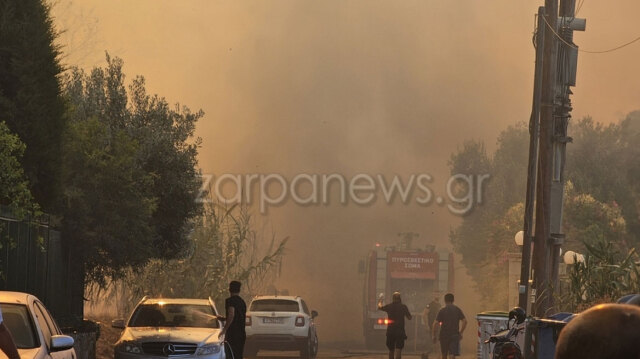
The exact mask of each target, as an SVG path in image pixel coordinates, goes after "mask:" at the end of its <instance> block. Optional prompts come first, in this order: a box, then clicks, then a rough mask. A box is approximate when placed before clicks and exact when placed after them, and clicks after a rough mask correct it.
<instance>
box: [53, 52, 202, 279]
mask: <svg viewBox="0 0 640 359" xmlns="http://www.w3.org/2000/svg"><path fill="white" fill-rule="evenodd" d="M106 59H107V66H106V67H104V68H101V67H97V68H94V69H93V70H92V71H91V72H90V73H89V74H87V73H85V72H84V71H82V70H79V69H72V70H71V71H70V72H69V74H68V75H67V77H66V78H65V94H66V96H67V98H68V102H69V108H70V109H69V115H68V116H69V120H70V122H71V125H70V126H69V128H70V131H69V133H68V134H69V137H68V142H69V145H68V146H67V148H66V156H67V159H66V160H65V163H66V166H65V176H64V178H65V206H64V213H63V215H64V222H63V224H64V228H63V230H64V233H65V235H66V236H68V237H69V239H70V240H71V242H72V243H73V248H77V249H78V250H82V252H81V253H82V257H81V258H84V260H85V263H84V264H85V268H84V270H85V272H86V274H87V279H89V280H93V281H99V282H101V283H103V282H102V281H103V280H104V279H105V276H107V277H118V276H119V275H121V274H123V273H124V271H125V269H126V268H128V267H130V266H133V267H141V266H142V265H144V264H145V263H146V262H147V261H149V260H151V259H154V258H155V259H167V258H178V257H181V256H184V255H185V250H187V249H188V246H189V240H188V234H189V233H190V232H191V231H192V229H193V220H194V218H196V217H197V215H198V214H199V211H200V209H201V206H200V204H199V203H198V202H197V201H196V199H197V196H198V193H199V190H200V186H201V180H200V175H199V171H198V170H197V167H196V166H197V160H196V158H197V149H198V146H199V144H200V140H199V139H194V138H193V135H194V130H195V123H196V121H197V120H198V119H199V118H201V117H202V116H203V113H202V111H199V112H197V113H192V112H191V111H189V109H188V108H186V107H181V106H179V105H176V107H175V108H171V107H170V106H169V105H168V103H167V102H166V100H164V98H161V97H159V96H157V95H155V96H150V95H148V94H147V93H146V90H145V86H144V78H142V77H137V78H136V79H135V80H134V81H133V83H132V84H131V86H130V87H129V91H127V90H126V87H125V83H124V80H125V75H124V73H123V72H122V66H123V61H122V60H121V59H119V58H111V57H109V55H108V54H107V57H106ZM96 159H99V160H101V161H98V162H97V163H96V162H94V161H96ZM79 174H80V175H79ZM76 201H77V202H76ZM87 238H92V240H91V241H88V240H87Z"/></svg>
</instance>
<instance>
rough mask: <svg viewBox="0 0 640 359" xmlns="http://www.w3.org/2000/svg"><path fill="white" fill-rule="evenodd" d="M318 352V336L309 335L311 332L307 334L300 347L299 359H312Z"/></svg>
mask: <svg viewBox="0 0 640 359" xmlns="http://www.w3.org/2000/svg"><path fill="white" fill-rule="evenodd" d="M317 354H318V337H317V336H315V335H314V336H313V338H312V337H311V333H309V335H308V336H307V340H306V342H305V343H304V344H303V345H302V347H301V348H300V359H313V358H315V357H316V355H317Z"/></svg>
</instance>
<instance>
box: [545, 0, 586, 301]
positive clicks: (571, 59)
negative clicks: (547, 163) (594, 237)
mask: <svg viewBox="0 0 640 359" xmlns="http://www.w3.org/2000/svg"><path fill="white" fill-rule="evenodd" d="M575 7H576V1H575V0H560V18H559V23H558V34H559V35H560V38H561V41H559V42H558V62H557V63H558V76H557V79H556V94H557V99H556V103H557V105H556V108H555V113H554V136H553V159H554V163H553V176H552V177H553V181H552V183H551V238H552V240H553V243H552V246H551V248H550V250H551V253H550V254H549V256H550V258H551V285H552V286H553V288H558V266H559V263H560V246H561V245H562V244H563V242H564V234H563V233H562V211H563V199H564V184H565V177H564V167H565V161H566V148H567V143H569V142H571V140H572V139H571V137H569V136H567V126H568V124H569V119H570V118H571V110H572V109H573V108H572V106H571V97H570V96H571V94H573V92H571V87H572V86H575V85H576V74H577V65H578V47H577V46H576V45H575V44H574V43H573V31H574V30H579V31H584V30H585V28H586V20H584V19H576V18H575ZM550 300H551V302H550V306H551V307H553V297H551V298H550Z"/></svg>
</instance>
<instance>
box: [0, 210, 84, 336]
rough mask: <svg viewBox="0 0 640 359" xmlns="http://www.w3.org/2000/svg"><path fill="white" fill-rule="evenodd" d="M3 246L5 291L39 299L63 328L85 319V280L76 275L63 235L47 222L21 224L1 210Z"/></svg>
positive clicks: (0, 267)
mask: <svg viewBox="0 0 640 359" xmlns="http://www.w3.org/2000/svg"><path fill="white" fill-rule="evenodd" d="M0 244H1V245H2V247H1V248H0V289H1V290H9V291H17V292H26V293H30V294H33V295H35V296H37V297H38V298H40V300H42V301H43V302H44V303H45V305H46V306H47V308H48V309H49V310H50V311H51V314H52V315H53V316H54V317H55V318H56V320H57V321H58V323H60V324H61V325H62V326H66V325H74V323H75V322H77V319H78V316H79V319H82V306H83V299H82V294H81V293H82V281H81V280H80V281H79V282H78V280H77V275H74V273H73V272H74V270H73V269H72V268H73V264H72V262H71V258H70V256H69V254H68V251H67V250H66V248H65V246H64V243H63V241H62V238H61V235H60V232H59V231H57V230H54V229H52V228H51V227H50V225H49V223H48V220H47V219H45V220H38V221H19V220H17V219H16V218H15V217H14V216H12V215H11V213H10V212H9V211H8V210H7V209H6V208H1V207H0ZM78 286H80V287H78ZM78 290H79V292H78ZM74 293H76V294H75V295H74ZM77 293H80V298H78V294H77Z"/></svg>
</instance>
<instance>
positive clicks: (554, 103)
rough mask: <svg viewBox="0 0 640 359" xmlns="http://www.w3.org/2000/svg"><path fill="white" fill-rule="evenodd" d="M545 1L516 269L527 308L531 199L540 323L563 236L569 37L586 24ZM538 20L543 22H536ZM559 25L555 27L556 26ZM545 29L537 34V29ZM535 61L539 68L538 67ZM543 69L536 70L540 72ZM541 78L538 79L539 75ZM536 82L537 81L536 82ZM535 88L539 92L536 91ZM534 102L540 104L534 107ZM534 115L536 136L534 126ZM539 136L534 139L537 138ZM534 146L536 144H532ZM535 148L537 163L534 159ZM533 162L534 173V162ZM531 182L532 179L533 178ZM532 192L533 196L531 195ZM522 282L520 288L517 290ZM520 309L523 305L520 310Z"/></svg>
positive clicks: (573, 63)
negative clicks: (521, 243) (521, 239)
mask: <svg viewBox="0 0 640 359" xmlns="http://www.w3.org/2000/svg"><path fill="white" fill-rule="evenodd" d="M560 1H561V4H560V18H559V19H558V0H545V6H544V8H540V9H539V15H538V33H537V34H538V36H539V37H541V38H542V40H540V39H538V41H537V44H538V46H540V47H542V49H540V48H537V51H536V80H535V85H534V104H533V107H534V109H533V111H532V116H531V122H530V133H531V143H530V147H529V151H530V152H529V177H528V178H527V200H526V207H525V219H524V232H525V236H524V246H523V250H522V251H523V262H522V269H521V279H520V283H521V288H519V290H520V305H521V306H522V307H523V308H526V303H528V302H527V299H528V298H527V295H528V293H527V287H526V285H527V284H528V277H529V273H528V270H529V263H528V261H529V257H528V254H529V253H528V252H529V251H530V249H531V248H530V245H529V243H528V241H530V240H531V238H532V237H531V224H532V223H533V218H532V206H533V198H534V196H535V198H536V200H535V202H536V210H535V235H534V246H533V258H532V262H533V288H534V289H535V291H536V299H535V305H534V306H533V308H532V309H533V314H534V315H536V316H540V317H543V316H545V315H546V314H548V312H549V311H552V310H553V298H554V289H555V288H557V285H558V266H559V261H560V246H561V245H562V243H563V241H564V234H562V210H563V197H564V196H563V194H564V193H563V192H564V183H565V179H564V167H565V158H566V144H567V143H568V142H570V141H571V138H570V137H568V136H567V125H568V122H569V119H570V117H571V115H570V113H571V110H572V107H571V99H570V95H571V94H572V92H571V89H570V87H571V86H575V83H576V81H575V80H576V73H577V59H578V48H577V46H575V44H573V31H574V30H580V31H584V30H585V27H586V21H585V20H584V19H576V18H575V0H560ZM541 20H542V21H541ZM558 25H560V26H558ZM541 27H542V28H544V30H543V31H540V28H541ZM539 56H541V57H542V63H541V64H540V63H539ZM540 66H541V67H542V69H540V68H539V67H540ZM540 74H541V75H540ZM540 77H541V78H540ZM538 85H539V86H538ZM537 100H539V101H537ZM538 114H539V133H537V129H538V127H537V125H538V124H537V123H536V121H537V120H538V116H537V115H538ZM536 135H539V137H536ZM536 141H537V142H536ZM536 147H538V150H537V157H536ZM536 158H537V172H536V170H535V168H534V167H535V165H534V164H535V162H536ZM533 176H537V177H535V180H534V177H533ZM534 189H535V194H534V193H532V192H533V191H534ZM523 282H524V285H525V287H524V288H522V284H523ZM523 304H524V305H523Z"/></svg>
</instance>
